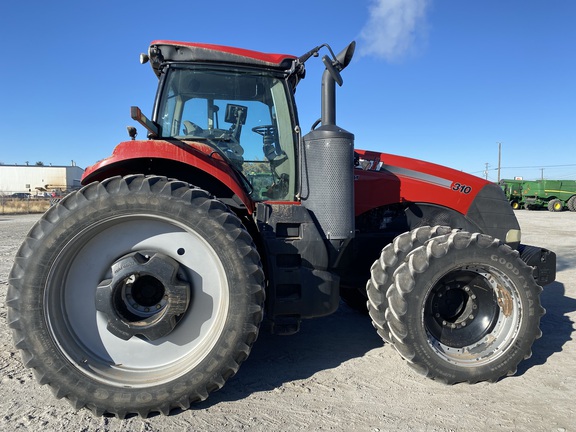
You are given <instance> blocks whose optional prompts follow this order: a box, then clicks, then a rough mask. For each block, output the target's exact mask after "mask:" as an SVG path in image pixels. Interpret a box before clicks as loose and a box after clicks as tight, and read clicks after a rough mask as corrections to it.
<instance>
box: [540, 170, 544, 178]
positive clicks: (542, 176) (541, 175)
mask: <svg viewBox="0 0 576 432" xmlns="http://www.w3.org/2000/svg"><path fill="white" fill-rule="evenodd" d="M540 180H544V168H540Z"/></svg>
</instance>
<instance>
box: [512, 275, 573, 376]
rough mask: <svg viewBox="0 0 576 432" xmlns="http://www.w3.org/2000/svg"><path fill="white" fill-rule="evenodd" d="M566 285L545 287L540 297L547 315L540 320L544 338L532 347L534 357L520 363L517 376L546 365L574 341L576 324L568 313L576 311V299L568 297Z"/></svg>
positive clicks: (558, 283) (553, 284)
mask: <svg viewBox="0 0 576 432" xmlns="http://www.w3.org/2000/svg"><path fill="white" fill-rule="evenodd" d="M565 294H566V290H565V288H564V285H563V284H561V283H560V282H553V283H551V284H550V285H547V286H546V287H544V291H542V294H541V295H540V299H541V302H542V306H543V307H544V309H546V314H545V315H544V316H543V317H542V319H541V320H540V328H541V329H542V337H541V338H540V339H538V340H536V342H534V345H533V346H532V357H530V358H529V359H528V360H526V361H524V362H522V363H520V365H519V366H518V372H517V374H516V375H517V376H519V375H522V374H524V373H525V372H526V371H527V370H528V369H530V368H532V367H534V366H537V365H542V364H544V363H546V361H547V360H548V358H549V357H551V356H552V355H553V354H554V353H557V352H561V351H562V348H563V346H564V345H565V344H566V342H568V341H570V340H572V333H573V332H574V330H575V329H574V322H573V321H572V320H571V319H570V318H569V317H568V313H570V312H574V311H576V299H573V298H570V297H566V295H565Z"/></svg>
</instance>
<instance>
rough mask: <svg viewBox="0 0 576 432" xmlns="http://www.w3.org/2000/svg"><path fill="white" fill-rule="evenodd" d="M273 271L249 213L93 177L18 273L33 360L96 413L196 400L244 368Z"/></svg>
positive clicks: (179, 188) (189, 191) (41, 373)
mask: <svg viewBox="0 0 576 432" xmlns="http://www.w3.org/2000/svg"><path fill="white" fill-rule="evenodd" d="M263 301H264V291H263V273H262V268H261V264H260V259H259V256H258V254H257V252H256V250H255V248H254V246H253V244H252V240H251V237H250V236H249V235H248V233H247V232H246V230H245V229H244V228H243V226H242V224H241V222H240V220H239V219H238V218H237V217H236V216H235V215H234V214H232V213H231V212H230V211H229V210H228V208H227V207H226V206H225V205H223V204H222V203H220V202H219V201H216V200H214V199H212V198H211V197H210V196H209V195H208V193H206V192H205V191H202V190H200V189H195V188H192V187H190V186H189V185H188V184H187V183H184V182H180V181H170V180H167V179H166V178H163V177H155V176H149V177H144V176H130V177H126V178H120V177H116V178H112V179H108V180H105V181H103V182H102V183H93V184H91V185H88V186H86V187H85V188H83V189H81V190H80V191H78V192H76V193H73V194H71V195H69V196H68V197H66V198H65V199H64V200H62V201H61V202H60V203H59V204H58V205H56V206H55V207H52V208H51V209H50V210H49V211H48V212H47V213H46V214H45V215H44V216H43V217H42V218H41V219H40V221H39V222H38V223H37V224H36V225H35V226H34V228H33V229H32V230H31V232H30V234H29V235H28V237H27V239H26V241H25V243H24V244H23V245H22V247H21V248H20V250H19V252H18V254H17V257H16V260H15V264H14V267H13V268H12V271H11V274H10V287H9V291H8V306H9V322H10V326H11V327H12V329H13V336H14V339H15V342H16V345H17V347H18V348H19V349H20V350H21V351H22V356H23V359H24V361H25V364H26V366H28V367H31V368H33V369H35V372H36V375H37V377H38V379H39V381H40V383H41V384H48V385H50V386H51V387H52V388H53V390H54V393H55V394H56V396H57V397H65V398H67V399H69V400H70V402H71V403H72V404H73V405H74V406H75V407H76V408H81V407H84V406H85V407H88V408H89V409H91V410H92V411H93V412H94V413H95V414H97V415H102V414H104V413H111V414H114V415H116V416H117V417H120V418H123V417H125V416H126V415H127V414H129V413H138V414H140V415H141V416H144V417H145V416H147V415H148V414H149V413H150V412H162V413H164V414H168V413H169V411H170V410H171V409H173V408H182V409H186V408H188V407H189V405H190V403H191V402H194V401H200V400H203V399H206V397H208V393H209V392H211V391H214V390H217V389H219V388H220V387H222V386H223V385H224V382H225V381H226V380H227V379H228V378H230V377H231V376H232V375H234V374H235V373H236V371H237V370H238V368H239V365H240V364H241V363H242V362H243V361H244V360H245V359H246V358H247V356H248V354H249V352H250V349H251V346H252V344H253V342H254V341H255V340H256V337H257V334H258V326H259V324H260V321H261V320H262V310H263V309H262V304H263Z"/></svg>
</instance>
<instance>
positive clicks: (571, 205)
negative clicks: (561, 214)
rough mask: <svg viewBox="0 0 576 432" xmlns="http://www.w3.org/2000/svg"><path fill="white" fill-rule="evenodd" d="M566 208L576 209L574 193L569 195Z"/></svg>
mask: <svg viewBox="0 0 576 432" xmlns="http://www.w3.org/2000/svg"><path fill="white" fill-rule="evenodd" d="M566 206H567V207H568V210H570V211H576V195H573V196H571V197H570V198H569V199H568V202H567V203H566Z"/></svg>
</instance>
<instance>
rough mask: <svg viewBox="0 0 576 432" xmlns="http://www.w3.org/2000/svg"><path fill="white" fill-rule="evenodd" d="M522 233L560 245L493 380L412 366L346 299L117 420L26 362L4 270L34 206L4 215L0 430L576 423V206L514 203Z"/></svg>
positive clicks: (472, 427)
mask: <svg viewBox="0 0 576 432" xmlns="http://www.w3.org/2000/svg"><path fill="white" fill-rule="evenodd" d="M517 216H518V219H519V221H520V224H521V226H522V229H523V238H522V239H523V242H524V243H527V244H533V245H539V246H543V247H547V248H549V249H552V250H554V251H555V252H556V253H557V255H558V266H557V269H558V274H557V280H556V282H554V283H553V284H550V285H548V286H547V287H546V288H545V290H544V292H543V294H542V304H543V306H544V307H545V308H546V309H547V314H546V315H545V316H544V317H543V318H542V322H541V328H542V332H543V337H542V338H541V339H539V340H537V341H536V343H535V344H534V346H533V356H532V357H531V358H530V359H529V360H526V361H524V362H523V363H521V364H520V367H519V370H518V373H517V374H516V375H515V376H513V377H508V378H504V379H502V380H501V381H500V382H498V383H496V384H487V383H481V384H476V385H468V384H459V385H455V386H445V385H443V384H439V383H436V382H434V381H431V380H428V379H426V378H424V377H421V376H419V375H418V374H416V373H415V372H413V371H412V370H411V369H410V368H409V367H408V366H407V365H406V364H404V362H403V360H402V359H401V358H400V356H399V355H398V354H397V353H396V352H395V351H394V349H393V348H392V347H391V346H385V345H383V343H382V341H381V340H380V338H379V337H378V336H377V335H376V331H375V330H374V329H373V327H372V325H371V324H370V321H369V319H368V317H367V316H364V315H362V314H360V313H357V312H355V311H353V310H351V309H350V308H348V307H347V306H345V305H342V306H341V307H340V309H339V310H338V312H337V313H336V314H334V315H332V316H329V317H326V318H321V319H316V320H310V321H306V322H304V323H303V326H302V331H301V332H300V333H298V334H296V335H294V336H285V337H282V336H274V335H270V334H268V333H267V332H265V331H263V332H261V335H260V338H259V340H258V341H257V343H256V345H255V346H254V349H253V351H252V354H251V356H250V358H249V359H248V360H247V361H246V363H244V364H243V366H242V367H241V368H240V371H239V373H238V374H237V375H236V376H235V377H233V378H232V379H231V380H230V381H229V382H228V383H227V384H226V385H225V386H224V388H223V389H222V390H220V391H218V392H216V393H214V394H212V395H211V396H210V398H209V399H208V400H207V401H206V402H203V403H201V404H197V405H195V406H194V407H193V408H192V409H190V410H188V411H184V412H179V413H175V414H172V415H170V416H168V417H166V416H161V415H158V416H155V417H152V418H148V419H141V418H138V417H133V418H130V419H127V420H118V419H115V418H107V417H94V416H93V415H92V414H91V413H90V412H89V411H87V410H80V411H74V410H73V409H72V407H71V406H70V405H69V404H68V403H67V402H66V401H65V400H57V399H55V398H54V397H53V396H52V393H51V392H50V390H49V389H48V388H47V387H45V386H40V385H39V384H38V383H37V382H36V381H35V380H34V379H33V376H32V373H31V372H30V370H28V369H25V368H24V367H23V365H22V363H21V358H20V354H19V353H18V352H17V350H16V349H15V348H14V346H13V343H12V337H11V334H10V331H9V329H8V327H7V323H6V315H7V308H6V304H5V297H6V291H7V287H8V273H9V271H10V268H11V266H12V262H13V258H14V255H15V253H16V250H17V248H18V247H19V245H20V243H21V242H22V240H23V238H24V236H25V235H26V232H27V231H28V229H29V228H30V227H31V226H32V225H33V224H34V222H35V221H36V220H37V219H38V218H39V216H38V215H21V216H0V371H1V382H0V430H2V431H26V430H35V431H37V430H43V431H56V430H58V431H61V430H70V431H223V430H226V431H240V430H251V431H266V432H268V431H299V430H307V431H308V430H314V431H316V430H317V431H327V430H328V431H330V430H331V431H352V430H354V431H371V432H376V431H394V430H414V431H486V430H495V431H556V432H558V431H576V408H575V407H574V405H575V401H576V344H575V343H574V340H573V334H574V330H575V326H574V323H575V322H576V247H575V246H576V213H573V212H563V213H550V212H547V211H539V212H532V211H524V210H521V211H518V212H517Z"/></svg>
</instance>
